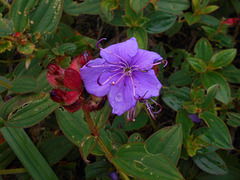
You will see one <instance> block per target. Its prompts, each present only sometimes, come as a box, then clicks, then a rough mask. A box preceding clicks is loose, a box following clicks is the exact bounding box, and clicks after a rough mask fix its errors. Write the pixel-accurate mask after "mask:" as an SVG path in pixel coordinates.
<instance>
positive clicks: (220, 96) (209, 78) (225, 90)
mask: <svg viewBox="0 0 240 180" xmlns="http://www.w3.org/2000/svg"><path fill="white" fill-rule="evenodd" d="M201 80H202V83H203V85H204V86H205V88H207V89H208V88H210V87H211V86H213V85H215V84H218V85H219V90H218V93H217V96H216V99H217V100H219V101H220V102H222V103H224V104H228V102H229V101H230V88H229V85H228V83H227V81H226V80H225V79H224V78H223V77H222V76H221V75H220V74H219V73H217V72H214V71H208V72H205V73H202V74H201Z"/></svg>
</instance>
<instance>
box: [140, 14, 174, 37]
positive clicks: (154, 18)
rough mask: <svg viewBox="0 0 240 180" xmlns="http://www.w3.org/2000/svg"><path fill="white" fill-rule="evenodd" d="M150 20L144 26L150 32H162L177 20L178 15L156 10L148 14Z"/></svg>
mask: <svg viewBox="0 0 240 180" xmlns="http://www.w3.org/2000/svg"><path fill="white" fill-rule="evenodd" d="M146 17H147V18H148V19H150V20H149V22H148V23H147V24H146V25H145V26H144V27H145V28H146V30H147V32H148V33H162V32H164V31H166V30H168V29H169V28H170V27H171V26H172V25H173V24H174V23H175V21H176V16H174V15H173V14H171V13H167V12H163V11H154V12H151V13H149V14H148V15H147V16H146Z"/></svg>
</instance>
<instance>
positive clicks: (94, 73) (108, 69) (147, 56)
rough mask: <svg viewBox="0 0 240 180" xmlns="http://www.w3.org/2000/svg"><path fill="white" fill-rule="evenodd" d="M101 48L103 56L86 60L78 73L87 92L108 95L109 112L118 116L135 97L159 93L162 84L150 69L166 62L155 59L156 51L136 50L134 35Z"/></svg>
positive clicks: (151, 95) (141, 99)
mask: <svg viewBox="0 0 240 180" xmlns="http://www.w3.org/2000/svg"><path fill="white" fill-rule="evenodd" d="M100 41H101V40H100ZM100 41H99V42H100ZM98 44H99V43H98ZM98 44H97V46H98ZM100 49H101V51H100V55H101V57H102V58H97V59H95V60H91V61H89V62H88V63H87V64H86V65H85V66H84V67H83V68H81V69H80V74H81V77H82V80H83V82H84V84H85V88H86V90H87V91H88V93H90V94H93V95H95V96H99V97H102V96H105V95H107V94H108V99H109V103H110V105H111V106H112V108H113V110H112V113H114V114H117V115H119V116H120V115H122V114H123V113H124V112H126V111H128V110H130V109H131V108H132V109H134V107H135V106H136V103H137V101H138V100H140V101H145V100H147V99H149V98H151V97H153V96H158V95H159V90H160V89H161V87H162V84H161V83H160V82H159V80H158V79H157V77H156V75H155V73H154V70H153V69H152V67H153V66H154V65H157V64H161V63H162V62H165V61H161V62H158V61H160V60H162V57H161V56H160V55H159V54H157V53H155V52H150V51H147V50H143V49H139V48H138V43H137V41H136V39H135V38H134V37H133V38H131V39H129V40H127V41H125V42H122V43H118V44H114V45H111V46H109V47H107V48H105V49H102V48H100Z"/></svg>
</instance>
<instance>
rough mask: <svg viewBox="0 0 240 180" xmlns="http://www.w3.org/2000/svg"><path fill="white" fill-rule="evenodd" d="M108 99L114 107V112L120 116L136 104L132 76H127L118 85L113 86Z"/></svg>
mask: <svg viewBox="0 0 240 180" xmlns="http://www.w3.org/2000/svg"><path fill="white" fill-rule="evenodd" d="M108 99H109V103H110V105H111V106H112V108H113V110H112V113H113V114H117V115H119V116H121V115H122V114H123V113H124V112H126V111H128V110H129V109H131V108H132V107H133V106H135V104H136V103H137V100H135V99H134V96H133V86H132V84H131V81H130V78H129V77H125V78H124V79H123V80H122V81H120V82H118V83H117V84H116V85H114V86H111V89H110V91H109V94H108Z"/></svg>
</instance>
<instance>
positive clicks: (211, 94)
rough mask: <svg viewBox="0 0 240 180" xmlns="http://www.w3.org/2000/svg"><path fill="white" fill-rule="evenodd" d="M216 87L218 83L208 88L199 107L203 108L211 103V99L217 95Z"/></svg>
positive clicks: (217, 87)
mask: <svg viewBox="0 0 240 180" xmlns="http://www.w3.org/2000/svg"><path fill="white" fill-rule="evenodd" d="M218 89H219V86H218V84H215V85H213V86H211V87H209V88H208V90H207V97H206V98H205V99H204V101H203V103H202V104H201V108H203V109H205V108H207V107H208V106H209V105H210V104H211V103H212V101H213V99H214V98H215V97H216V95H217V92H218Z"/></svg>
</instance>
